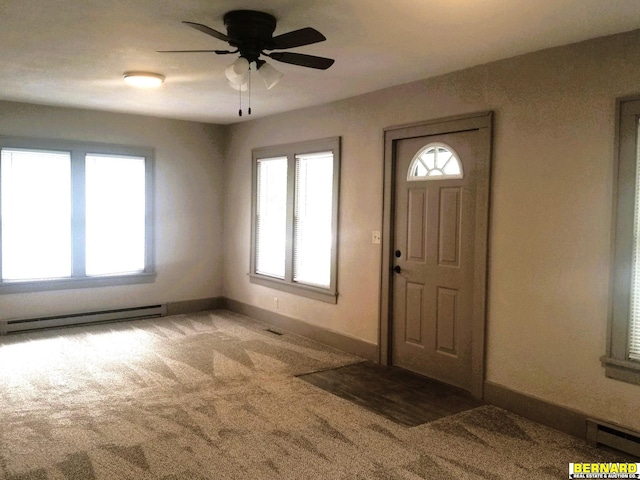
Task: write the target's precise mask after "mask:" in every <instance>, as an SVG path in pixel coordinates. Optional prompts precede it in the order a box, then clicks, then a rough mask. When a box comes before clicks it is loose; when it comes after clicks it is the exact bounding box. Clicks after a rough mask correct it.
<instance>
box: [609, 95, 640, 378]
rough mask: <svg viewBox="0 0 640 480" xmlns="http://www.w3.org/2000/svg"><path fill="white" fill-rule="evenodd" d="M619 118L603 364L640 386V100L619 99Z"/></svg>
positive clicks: (637, 98) (610, 374)
mask: <svg viewBox="0 0 640 480" xmlns="http://www.w3.org/2000/svg"><path fill="white" fill-rule="evenodd" d="M616 118H617V123H616V132H615V145H616V150H615V161H614V165H615V170H614V180H615V184H614V199H613V200H614V201H613V205H614V206H613V218H614V225H613V234H612V240H613V262H612V271H611V301H610V313H609V320H608V335H607V351H606V354H605V355H604V356H602V357H601V361H602V364H603V366H604V368H605V375H606V376H607V377H609V378H613V379H616V380H621V381H624V382H628V383H633V384H637V385H640V361H637V360H634V359H631V358H630V357H629V338H630V325H631V298H632V264H633V254H634V217H635V213H636V212H635V205H636V201H635V200H636V191H637V189H638V185H637V179H638V176H637V165H638V146H639V145H638V142H639V138H638V137H639V135H638V129H639V126H640V97H634V98H628V99H619V100H618V101H617V104H616Z"/></svg>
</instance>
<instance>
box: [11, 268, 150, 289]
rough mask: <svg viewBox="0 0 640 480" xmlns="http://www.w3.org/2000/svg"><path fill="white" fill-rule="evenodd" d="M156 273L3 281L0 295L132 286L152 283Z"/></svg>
mask: <svg viewBox="0 0 640 480" xmlns="http://www.w3.org/2000/svg"><path fill="white" fill-rule="evenodd" d="M156 276H157V275H156V273H155V272H149V273H146V272H144V273H133V274H130V275H108V276H107V275H105V276H103V277H76V278H60V279H53V280H33V281H15V282H12V281H5V282H0V294H3V293H28V292H42V291H48V290H70V289H74V288H92V287H111V286H116V285H134V284H137V283H153V282H155V280H156Z"/></svg>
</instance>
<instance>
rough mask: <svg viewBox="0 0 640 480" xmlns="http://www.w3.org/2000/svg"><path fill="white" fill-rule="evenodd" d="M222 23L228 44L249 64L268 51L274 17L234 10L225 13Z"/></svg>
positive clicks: (274, 23)
mask: <svg viewBox="0 0 640 480" xmlns="http://www.w3.org/2000/svg"><path fill="white" fill-rule="evenodd" d="M223 21H224V24H225V26H226V27H227V36H228V37H229V44H230V45H231V46H233V47H236V48H237V49H238V51H239V52H240V56H241V57H244V58H246V59H247V60H248V61H249V62H255V61H257V60H258V59H259V57H260V54H261V53H262V51H263V50H265V49H269V47H270V43H271V39H272V38H273V32H274V31H275V29H276V19H275V17H274V16H272V15H269V14H268V13H264V12H256V11H253V10H234V11H232V12H228V13H226V14H225V15H224V17H223Z"/></svg>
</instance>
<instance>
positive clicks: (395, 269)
mask: <svg viewBox="0 0 640 480" xmlns="http://www.w3.org/2000/svg"><path fill="white" fill-rule="evenodd" d="M393 271H394V272H396V273H400V272H402V268H400V265H396V266H395V267H393Z"/></svg>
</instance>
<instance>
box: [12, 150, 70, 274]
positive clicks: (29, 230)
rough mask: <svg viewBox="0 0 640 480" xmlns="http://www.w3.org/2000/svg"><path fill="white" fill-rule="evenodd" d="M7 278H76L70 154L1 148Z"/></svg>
mask: <svg viewBox="0 0 640 480" xmlns="http://www.w3.org/2000/svg"><path fill="white" fill-rule="evenodd" d="M0 162H1V166H0V168H1V170H0V177H1V178H2V185H1V191H2V198H1V199H0V201H1V203H2V279H3V280H36V279H50V278H63V277H69V276H71V270H72V265H71V251H72V245H71V156H70V154H69V153H68V152H55V151H45V150H22V149H2V156H1V160H0Z"/></svg>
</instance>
